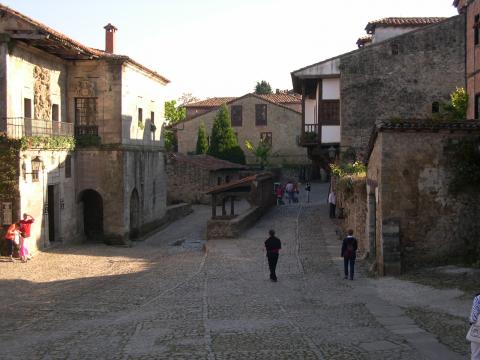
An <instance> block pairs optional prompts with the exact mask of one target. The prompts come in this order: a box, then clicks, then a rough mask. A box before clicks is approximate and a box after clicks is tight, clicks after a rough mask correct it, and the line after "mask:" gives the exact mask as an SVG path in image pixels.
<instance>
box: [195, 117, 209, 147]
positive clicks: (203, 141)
mask: <svg viewBox="0 0 480 360" xmlns="http://www.w3.org/2000/svg"><path fill="white" fill-rule="evenodd" d="M207 151H208V139H207V132H206V130H205V124H204V123H203V122H202V123H201V124H200V127H199V128H198V136H197V148H196V150H195V153H196V154H197V155H200V154H206V153H207Z"/></svg>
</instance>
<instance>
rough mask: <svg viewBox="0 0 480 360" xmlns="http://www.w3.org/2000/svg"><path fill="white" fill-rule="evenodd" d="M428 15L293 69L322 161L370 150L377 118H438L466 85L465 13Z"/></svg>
mask: <svg viewBox="0 0 480 360" xmlns="http://www.w3.org/2000/svg"><path fill="white" fill-rule="evenodd" d="M396 19H397V22H398V18H396ZM422 19H423V20H424V21H423V23H425V24H424V26H421V27H419V28H418V29H409V31H408V32H406V33H403V34H401V35H398V36H394V35H396V32H395V31H393V30H390V31H388V32H385V34H384V35H388V36H390V35H391V36H394V37H388V36H386V37H384V38H383V39H382V41H377V42H375V43H373V42H372V44H371V45H369V46H365V47H363V48H361V49H358V50H355V51H352V52H349V53H346V54H343V55H340V56H337V57H335V58H332V59H328V60H325V61H322V62H319V63H316V64H313V65H310V66H307V67H305V68H302V69H299V70H296V71H294V72H292V74H291V75H292V82H293V87H294V90H295V91H297V92H300V93H302V94H303V106H304V109H305V110H304V112H303V120H302V121H303V129H302V136H301V143H302V145H304V146H306V147H307V148H308V149H309V153H310V154H312V155H314V156H317V159H318V160H319V161H322V156H323V161H324V162H325V154H326V151H325V150H326V149H328V148H329V147H331V146H334V147H337V146H340V147H341V148H342V149H343V150H346V149H349V148H352V149H353V150H355V152H356V153H357V155H360V156H362V155H364V153H365V150H366V147H367V144H368V141H369V138H370V133H371V129H372V127H373V126H374V124H375V123H376V122H378V121H384V120H391V119H395V118H407V119H413V118H421V119H423V118H428V117H431V116H432V112H434V111H437V109H438V105H439V103H442V102H446V101H448V100H449V95H450V93H452V92H453V91H454V90H455V88H456V87H463V86H465V34H464V29H465V17H464V16H463V15H459V16H455V17H452V18H449V19H446V20H442V21H440V20H441V19H437V18H435V19H437V20H438V21H437V20H436V21H434V23H433V24H429V23H428V22H427V21H426V19H430V18H417V22H420V20H422ZM410 21H411V18H410ZM367 28H368V27H367ZM389 28H391V27H389ZM375 29H376V30H375V34H376V35H378V33H377V32H378V31H379V28H375ZM405 29H406V28H404V27H400V30H402V31H404V30H405ZM371 31H373V30H371ZM439 44H441V46H440V45H439ZM327 161H328V158H327Z"/></svg>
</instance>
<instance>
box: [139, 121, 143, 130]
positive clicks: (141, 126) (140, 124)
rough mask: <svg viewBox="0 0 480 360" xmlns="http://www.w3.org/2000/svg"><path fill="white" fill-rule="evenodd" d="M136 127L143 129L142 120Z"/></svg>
mask: <svg viewBox="0 0 480 360" xmlns="http://www.w3.org/2000/svg"><path fill="white" fill-rule="evenodd" d="M138 128H139V129H141V130H143V129H145V125H144V124H143V122H142V121H139V122H138Z"/></svg>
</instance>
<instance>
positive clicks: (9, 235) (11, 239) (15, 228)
mask: <svg viewBox="0 0 480 360" xmlns="http://www.w3.org/2000/svg"><path fill="white" fill-rule="evenodd" d="M19 231H20V224H19V223H14V224H11V225H10V226H9V227H8V229H7V232H6V233H5V241H6V243H7V256H9V257H10V261H11V262H15V259H14V258H13V249H14V244H15V237H17V238H18V234H19Z"/></svg>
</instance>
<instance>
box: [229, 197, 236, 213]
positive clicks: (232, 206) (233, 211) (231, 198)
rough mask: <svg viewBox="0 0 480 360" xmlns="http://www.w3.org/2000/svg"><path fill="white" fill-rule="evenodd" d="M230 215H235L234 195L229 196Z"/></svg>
mask: <svg viewBox="0 0 480 360" xmlns="http://www.w3.org/2000/svg"><path fill="white" fill-rule="evenodd" d="M230 216H235V196H231V197H230Z"/></svg>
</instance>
